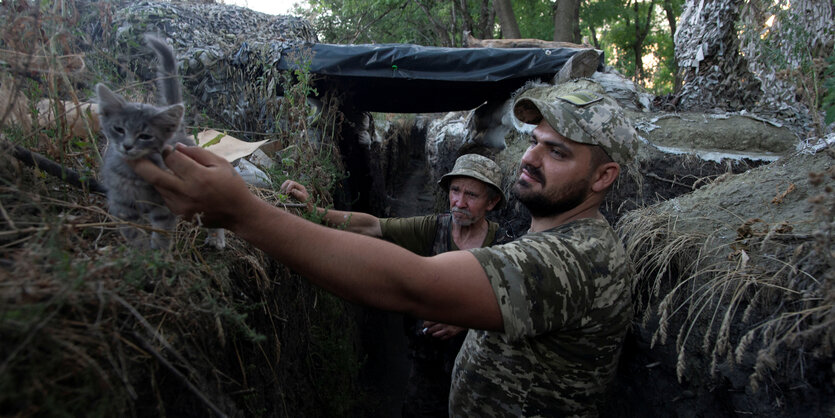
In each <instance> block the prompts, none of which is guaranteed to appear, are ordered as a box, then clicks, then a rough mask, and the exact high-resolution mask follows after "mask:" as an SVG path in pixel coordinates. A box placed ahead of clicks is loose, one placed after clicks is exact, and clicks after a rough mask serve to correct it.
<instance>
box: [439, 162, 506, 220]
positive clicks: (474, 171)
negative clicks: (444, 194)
mask: <svg viewBox="0 0 835 418" xmlns="http://www.w3.org/2000/svg"><path fill="white" fill-rule="evenodd" d="M458 176H464V177H472V178H474V179H476V180H481V181H482V182H484V183H487V185H488V186H492V187H493V188H494V189H496V191H497V192H498V193H499V197H500V199H499V203H497V204H496V207H495V208H494V209H499V208H501V207H502V205H504V202H505V200H507V198H505V196H504V192H502V187H501V184H502V170H501V169H499V165H498V164H496V163H495V162H493V160H491V159H489V158H487V157H485V156H482V155H478V154H464V155H462V156H460V157H458V159H457V160H455V165H454V166H453V167H452V171H450V172H449V173H446V174H444V175H443V176H442V177H441V179H440V180H438V184H439V185H440V186H441V187H443V188H444V190H449V182H450V180H452V178H453V177H458Z"/></svg>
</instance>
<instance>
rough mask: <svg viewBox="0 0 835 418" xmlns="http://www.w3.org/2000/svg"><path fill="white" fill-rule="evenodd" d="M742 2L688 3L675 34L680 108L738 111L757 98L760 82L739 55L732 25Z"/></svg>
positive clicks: (750, 104)
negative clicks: (680, 77) (678, 69)
mask: <svg viewBox="0 0 835 418" xmlns="http://www.w3.org/2000/svg"><path fill="white" fill-rule="evenodd" d="M741 2H742V0H714V1H706V2H705V1H688V2H687V4H686V5H685V7H684V11H683V12H682V13H681V17H680V18H679V22H680V23H679V26H678V29H677V30H676V33H675V46H676V47H675V50H676V52H675V53H676V58H677V59H678V62H679V66H680V69H681V73H682V80H683V82H684V85H683V86H682V90H681V92H680V94H679V100H680V102H679V104H680V105H681V107H682V108H684V109H699V110H702V109H712V108H714V107H719V108H721V109H730V110H739V109H745V108H750V107H751V106H753V105H754V104H755V103H756V102H757V100H759V97H760V94H761V92H760V86H759V81H758V80H757V79H756V78H755V77H753V76H752V74H751V73H750V71H749V70H748V63H747V62H746V59H745V57H744V56H742V55H741V54H740V53H739V39H738V37H737V34H736V28H735V23H736V19H737V16H738V15H739V5H740V3H741Z"/></svg>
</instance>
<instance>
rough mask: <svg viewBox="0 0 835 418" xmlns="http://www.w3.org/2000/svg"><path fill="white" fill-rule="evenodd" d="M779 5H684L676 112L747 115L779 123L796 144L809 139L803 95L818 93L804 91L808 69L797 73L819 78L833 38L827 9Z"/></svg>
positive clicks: (729, 1)
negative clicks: (680, 82)
mask: <svg viewBox="0 0 835 418" xmlns="http://www.w3.org/2000/svg"><path fill="white" fill-rule="evenodd" d="M782 6H783V3H778V4H772V3H765V2H762V1H759V0H747V1H742V0H716V1H707V2H706V1H695V0H692V1H688V2H687V3H686V5H685V9H684V11H683V12H682V14H681V17H680V24H679V26H678V29H677V31H676V34H675V45H676V52H675V53H676V58H677V59H678V62H679V63H680V64H679V65H680V71H681V73H682V79H683V81H684V85H683V86H682V90H681V92H680V93H679V97H678V105H679V106H680V107H679V108H680V109H681V110H713V109H718V110H722V111H728V110H729V111H740V110H748V111H754V112H756V113H757V114H759V115H761V116H766V117H770V118H772V119H779V120H781V121H782V123H783V124H784V125H786V126H788V127H789V128H791V129H792V130H793V131H794V132H795V133H796V134H798V135H799V136H800V137H801V138H805V137H806V136H807V135H808V134H809V131H810V130H812V129H813V128H814V126H813V125H814V124H817V123H819V120H820V118H819V116H818V115H815V114H811V115H810V111H809V108H810V106H809V105H808V104H809V103H812V102H811V101H810V100H809V97H808V96H809V95H810V94H818V92H817V91H816V92H815V93H810V91H812V90H814V88H813V87H812V84H813V83H812V81H813V80H804V77H807V78H808V77H809V71H805V70H804V71H801V70H800V67H801V66H805V65H807V64H809V65H814V66H817V68H816V69H815V71H817V72H818V74H822V72H823V62H824V59H825V58H826V57H828V56H829V55H830V54H831V53H832V50H833V40H835V24H833V7H835V6H833V4H832V3H831V2H827V1H818V0H805V1H801V2H791V7H790V8H789V7H785V8H783V7H782ZM772 15H773V18H772ZM767 22H768V23H767ZM772 22H773V23H772ZM769 24H770V25H771V26H770V27H769V26H768V25H769ZM804 60H808V61H809V63H805V62H803V61H804ZM804 84H805V86H804ZM804 95H805V96H806V97H805V98H804V97H803V96H804ZM822 133H823V132H820V131H818V132H816V134H817V135H818V136H820V135H821V134H822Z"/></svg>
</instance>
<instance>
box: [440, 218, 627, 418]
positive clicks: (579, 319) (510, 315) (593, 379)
mask: <svg viewBox="0 0 835 418" xmlns="http://www.w3.org/2000/svg"><path fill="white" fill-rule="evenodd" d="M470 251H471V252H472V253H473V254H474V255H475V257H476V258H477V259H478V261H479V262H480V263H481V265H482V267H483V268H484V271H485V272H486V273H487V277H488V278H489V279H490V284H491V285H492V287H493V291H494V292H495V295H496V298H497V301H498V302H499V306H500V308H501V313H502V320H503V323H504V332H487V331H476V330H471V331H470V332H469V333H468V334H467V339H466V341H465V342H464V346H463V347H462V349H461V352H460V353H459V355H458V359H457V360H456V364H455V370H454V372H453V383H452V385H453V387H452V392H451V394H450V412H451V414H452V415H453V416H458V417H507V416H560V417H562V416H596V415H597V406H596V402H597V401H598V400H600V398H601V397H602V396H601V395H603V393H604V392H605V390H606V386H607V384H608V383H609V382H610V381H611V380H612V378H613V377H614V375H615V371H616V367H617V362H618V357H619V356H620V347H621V345H622V342H623V338H624V335H625V333H626V330H627V327H628V326H629V324H630V322H631V320H632V280H633V276H634V272H633V268H632V265H631V263H630V261H629V258H628V257H627V256H626V252H625V250H624V249H623V246H622V245H621V243H620V241H619V240H618V238H617V236H616V235H615V232H614V231H613V230H612V228H611V227H610V226H609V224H608V223H607V222H606V221H603V220H598V219H581V220H577V221H574V222H570V223H568V224H565V225H561V226H558V227H556V228H553V229H550V230H548V231H544V232H539V233H532V234H528V235H525V236H523V237H521V238H519V239H517V240H516V241H513V242H511V243H508V244H504V245H499V246H495V247H490V248H479V249H473V250H470Z"/></svg>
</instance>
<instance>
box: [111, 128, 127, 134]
mask: <svg viewBox="0 0 835 418" xmlns="http://www.w3.org/2000/svg"><path fill="white" fill-rule="evenodd" d="M113 132H116V133H117V134H119V135H124V134H125V130H124V129H123V128H122V127H121V126H114V127H113Z"/></svg>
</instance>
